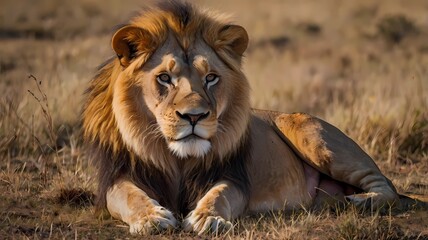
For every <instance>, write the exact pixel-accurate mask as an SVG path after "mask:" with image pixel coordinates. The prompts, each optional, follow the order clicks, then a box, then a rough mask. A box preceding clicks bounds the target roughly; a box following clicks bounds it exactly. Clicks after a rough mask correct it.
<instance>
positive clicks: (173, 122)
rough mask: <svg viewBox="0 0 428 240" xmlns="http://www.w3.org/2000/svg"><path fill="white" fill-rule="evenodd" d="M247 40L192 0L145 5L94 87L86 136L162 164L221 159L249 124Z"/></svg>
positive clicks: (120, 36) (119, 36)
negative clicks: (245, 71)
mask: <svg viewBox="0 0 428 240" xmlns="http://www.w3.org/2000/svg"><path fill="white" fill-rule="evenodd" d="M247 44H248V36H247V33H246V31H245V30H244V29H243V28H242V27H240V26H237V25H233V24H231V23H230V22H228V21H226V20H224V19H223V18H221V17H220V16H219V15H213V14H212V13H206V12H201V11H198V10H196V9H194V8H193V7H192V6H191V5H189V4H178V5H174V3H171V2H169V3H168V4H160V5H158V6H156V7H152V8H147V9H145V10H143V12H142V13H141V14H140V15H139V16H138V17H136V18H134V19H133V20H132V21H131V22H130V24H128V25H126V26H124V27H122V28H120V29H119V30H118V31H117V32H116V33H115V34H114V36H113V38H112V47H113V49H114V51H115V52H116V54H117V56H118V58H116V59H115V60H113V62H111V63H109V64H107V65H106V66H105V67H104V68H103V69H102V70H101V72H100V74H99V75H98V76H97V77H96V79H94V81H93V83H92V86H91V88H90V89H89V90H88V91H89V95H90V96H89V101H88V103H87V106H86V108H85V112H84V129H85V136H86V138H87V139H90V140H92V141H97V142H99V144H102V145H105V146H108V147H109V148H112V149H115V151H116V150H117V151H120V149H127V150H131V151H132V152H134V153H135V154H136V155H137V156H139V157H140V158H141V159H145V160H148V161H151V162H153V163H154V164H156V165H159V166H160V167H162V168H165V167H166V166H165V162H166V161H168V158H170V157H171V156H175V157H179V158H196V159H214V158H215V159H220V160H221V159H223V158H224V157H225V156H226V155H228V154H230V153H231V152H233V150H234V149H236V148H238V146H239V144H240V143H241V141H242V140H243V138H244V136H245V132H246V129H247V128H248V121H249V115H250V101H249V85H248V82H247V80H246V78H245V76H244V74H243V73H242V72H241V70H240V69H241V59H242V54H243V52H244V51H245V49H246V47H247Z"/></svg>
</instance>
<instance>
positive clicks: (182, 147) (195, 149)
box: [168, 139, 211, 158]
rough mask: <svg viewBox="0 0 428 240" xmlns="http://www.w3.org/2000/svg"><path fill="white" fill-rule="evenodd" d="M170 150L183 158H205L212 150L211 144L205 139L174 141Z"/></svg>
mask: <svg viewBox="0 0 428 240" xmlns="http://www.w3.org/2000/svg"><path fill="white" fill-rule="evenodd" d="M168 147H169V149H170V150H171V151H172V152H173V153H174V154H175V155H177V156H179V157H181V158H185V157H190V156H193V157H203V156H205V154H207V153H208V151H209V150H210V148H211V143H210V142H209V141H207V140H205V139H190V140H188V141H174V142H170V143H169V144H168Z"/></svg>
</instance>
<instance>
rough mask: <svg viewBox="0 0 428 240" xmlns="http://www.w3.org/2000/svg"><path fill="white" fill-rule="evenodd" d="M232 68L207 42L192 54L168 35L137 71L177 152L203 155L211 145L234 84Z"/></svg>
mask: <svg viewBox="0 0 428 240" xmlns="http://www.w3.org/2000/svg"><path fill="white" fill-rule="evenodd" d="M230 71H231V70H229V69H228V68H227V67H226V66H225V64H224V63H222V61H221V60H220V59H219V58H218V57H217V56H216V54H215V53H214V52H213V50H211V49H210V48H209V47H208V46H207V45H206V44H205V43H203V42H199V43H198V44H197V45H196V46H194V47H192V48H191V49H189V51H187V53H186V52H184V50H183V49H182V48H181V47H180V45H179V44H178V42H177V41H176V40H175V39H168V40H167V41H166V42H165V44H163V46H161V47H160V48H159V49H158V50H157V51H156V53H155V54H154V55H153V56H152V57H151V58H150V59H149V61H148V62H147V63H146V64H145V65H144V67H143V69H142V71H141V72H140V73H137V79H138V83H139V84H140V86H141V88H142V90H143V98H144V103H146V104H147V107H148V109H149V110H150V112H151V113H152V114H153V116H155V118H156V122H157V125H158V126H159V129H160V132H161V133H162V135H163V136H164V138H165V140H166V142H167V145H168V148H169V149H170V150H171V151H172V152H174V153H175V154H176V155H178V156H180V157H187V156H198V157H201V156H204V155H205V154H206V153H207V152H208V151H209V150H210V149H211V146H212V141H213V140H214V139H213V138H214V137H215V136H216V134H217V132H218V131H219V129H220V128H221V123H219V118H220V116H221V114H222V113H223V112H224V110H225V106H226V103H227V102H228V97H227V96H228V95H229V94H230V93H229V91H230V90H231V89H232V88H233V85H232V84H230V81H229V82H228V81H227V79H229V78H230V73H229V72H230ZM141 104H143V103H141Z"/></svg>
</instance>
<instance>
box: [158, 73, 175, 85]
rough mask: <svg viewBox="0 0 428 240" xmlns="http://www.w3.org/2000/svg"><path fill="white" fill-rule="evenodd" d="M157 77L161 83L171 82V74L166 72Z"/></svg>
mask: <svg viewBox="0 0 428 240" xmlns="http://www.w3.org/2000/svg"><path fill="white" fill-rule="evenodd" d="M156 79H157V80H158V82H159V83H167V84H169V83H171V76H169V75H168V74H166V73H162V74H159V75H158V76H157V78H156Z"/></svg>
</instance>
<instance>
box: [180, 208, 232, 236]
mask: <svg viewBox="0 0 428 240" xmlns="http://www.w3.org/2000/svg"><path fill="white" fill-rule="evenodd" d="M232 228H233V225H232V223H231V222H230V221H227V220H226V219H224V218H222V217H220V216H207V215H206V214H198V213H197V212H195V211H192V212H190V214H189V215H188V216H187V217H186V219H185V220H184V221H183V229H184V230H185V231H188V232H190V231H194V232H197V233H198V235H202V234H204V233H214V234H218V233H224V232H227V231H229V230H231V229H232Z"/></svg>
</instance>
